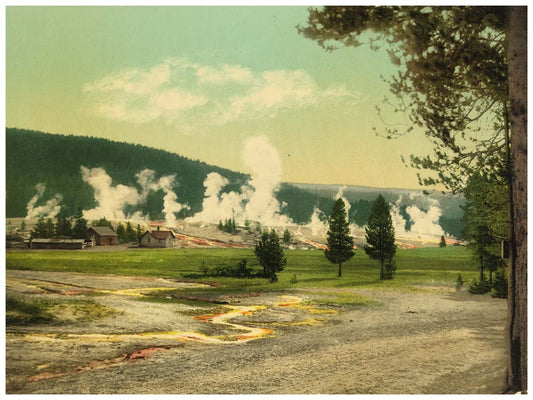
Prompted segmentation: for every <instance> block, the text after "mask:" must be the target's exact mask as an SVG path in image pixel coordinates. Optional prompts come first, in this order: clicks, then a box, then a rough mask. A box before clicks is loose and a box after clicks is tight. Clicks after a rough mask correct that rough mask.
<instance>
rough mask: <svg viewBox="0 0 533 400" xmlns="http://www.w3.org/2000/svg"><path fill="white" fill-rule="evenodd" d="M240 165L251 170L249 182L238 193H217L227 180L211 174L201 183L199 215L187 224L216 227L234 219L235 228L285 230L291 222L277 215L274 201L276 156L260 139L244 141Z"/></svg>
mask: <svg viewBox="0 0 533 400" xmlns="http://www.w3.org/2000/svg"><path fill="white" fill-rule="evenodd" d="M243 161H244V162H245V164H246V165H247V166H248V167H249V168H250V169H251V171H252V172H251V175H252V177H251V179H250V180H249V181H248V182H247V183H246V184H245V185H243V186H242V187H241V193H237V192H229V193H221V191H222V189H223V188H224V186H226V185H227V184H228V182H229V181H228V180H227V179H226V178H225V177H223V176H221V175H220V174H217V173H215V172H212V173H210V174H208V175H207V177H206V179H205V181H204V187H205V188H206V190H205V194H204V200H203V203H202V211H201V212H199V213H196V214H195V215H194V216H193V217H191V218H189V219H188V221H189V222H198V221H202V222H211V223H217V222H218V221H223V220H225V219H228V218H235V221H236V222H237V223H239V224H243V223H244V222H245V221H246V220H251V221H257V222H259V223H261V224H262V225H266V226H285V225H287V224H290V223H292V221H291V220H290V219H289V218H288V217H287V216H285V215H282V214H281V204H280V203H279V201H278V200H277V199H276V197H275V193H276V191H277V190H278V188H279V184H280V181H281V161H280V158H279V155H278V152H277V151H276V149H275V148H274V146H272V144H271V143H270V142H269V140H268V139H267V138H266V137H264V136H259V137H252V138H249V139H247V140H246V142H245V144H244V149H243Z"/></svg>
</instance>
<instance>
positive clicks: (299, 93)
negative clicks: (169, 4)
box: [83, 59, 359, 129]
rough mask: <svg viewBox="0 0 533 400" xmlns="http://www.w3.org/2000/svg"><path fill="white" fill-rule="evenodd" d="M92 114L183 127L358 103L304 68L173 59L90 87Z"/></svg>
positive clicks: (342, 88)
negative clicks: (259, 68) (259, 67)
mask: <svg viewBox="0 0 533 400" xmlns="http://www.w3.org/2000/svg"><path fill="white" fill-rule="evenodd" d="M83 89H84V91H85V93H86V94H87V96H88V97H89V99H90V100H91V102H92V112H93V113H95V114H97V115H99V116H101V117H105V118H109V119H113V120H119V121H126V122H130V123H134V124H144V123H149V122H154V121H162V122H165V123H175V124H179V125H180V126H183V127H186V128H187V127H188V128H189V129H190V128H191V127H192V126H196V125H197V124H198V123H199V122H198V121H202V123H203V124H207V125H223V124H226V123H230V122H235V121H242V120H244V121H250V120H257V119H264V118H271V117H274V116H276V115H277V114H279V113H280V112H283V111H297V110H299V109H302V108H304V107H310V106H316V105H320V104H329V103H332V102H339V101H348V102H352V103H353V102H354V101H358V99H359V95H358V94H357V93H353V92H350V91H349V90H348V89H347V88H346V87H345V86H344V85H336V86H331V87H325V88H322V87H320V86H319V85H318V84H317V82H316V81H315V80H314V79H313V77H312V76H311V75H309V73H307V72H306V71H304V70H301V69H298V70H267V71H263V72H254V71H252V70H251V69H249V68H246V67H244V66H241V65H229V64H222V65H201V64H198V63H191V62H189V61H188V60H187V59H168V60H166V61H165V62H163V63H161V64H158V65H155V66H153V67H151V68H147V69H129V70H125V71H121V72H118V73H115V74H111V75H108V76H106V77H104V78H102V79H100V80H97V81H95V82H90V83H87V84H86V85H84V88H83Z"/></svg>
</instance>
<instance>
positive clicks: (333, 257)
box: [324, 199, 355, 277]
mask: <svg viewBox="0 0 533 400" xmlns="http://www.w3.org/2000/svg"><path fill="white" fill-rule="evenodd" d="M327 240H328V248H327V249H326V250H325V252H324V253H325V255H326V258H327V259H328V260H329V261H330V262H331V263H333V264H338V265H339V274H338V276H339V277H340V276H342V263H343V262H345V261H348V260H349V259H350V258H352V257H353V256H354V254H355V253H354V250H353V238H352V237H351V236H350V224H349V222H348V218H347V215H346V207H345V205H344V201H343V200H342V199H337V201H336V202H335V204H334V205H333V210H332V211H331V215H330V217H329V230H328V232H327Z"/></svg>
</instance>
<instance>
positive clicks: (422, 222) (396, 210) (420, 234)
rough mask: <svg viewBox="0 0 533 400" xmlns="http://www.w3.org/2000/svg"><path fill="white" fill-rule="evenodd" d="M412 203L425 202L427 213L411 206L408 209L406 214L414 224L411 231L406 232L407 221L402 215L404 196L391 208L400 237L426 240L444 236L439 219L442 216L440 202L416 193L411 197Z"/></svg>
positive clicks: (395, 227)
mask: <svg viewBox="0 0 533 400" xmlns="http://www.w3.org/2000/svg"><path fill="white" fill-rule="evenodd" d="M409 198H410V200H411V201H414V200H415V199H418V200H419V201H422V202H425V206H426V207H424V208H427V211H423V210H422V209H421V208H419V207H418V206H416V205H414V204H411V205H409V206H408V207H407V208H406V210H405V211H406V212H407V214H408V215H409V217H410V218H411V221H412V222H413V224H412V225H411V229H410V230H409V231H406V230H405V222H406V221H405V219H404V218H403V217H402V215H401V214H400V205H401V202H402V199H403V198H402V196H400V197H399V198H398V200H397V201H396V203H395V204H394V205H393V206H392V207H391V214H392V218H393V224H394V229H395V231H396V232H397V234H398V235H399V236H404V237H414V238H425V239H429V237H430V236H433V237H434V236H440V235H443V234H444V231H443V229H442V228H441V226H440V225H439V218H440V216H441V215H442V210H441V208H440V206H439V202H438V200H435V199H432V198H430V197H423V196H420V195H418V194H416V193H411V194H410V195H409Z"/></svg>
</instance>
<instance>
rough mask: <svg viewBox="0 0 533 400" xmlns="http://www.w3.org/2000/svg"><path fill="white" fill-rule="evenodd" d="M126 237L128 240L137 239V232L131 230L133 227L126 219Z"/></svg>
mask: <svg viewBox="0 0 533 400" xmlns="http://www.w3.org/2000/svg"><path fill="white" fill-rule="evenodd" d="M126 239H127V240H128V242H134V241H135V240H137V234H136V233H135V231H134V230H133V227H132V226H131V223H130V222H129V221H128V223H127V224H126Z"/></svg>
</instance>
